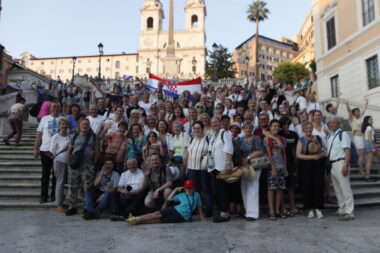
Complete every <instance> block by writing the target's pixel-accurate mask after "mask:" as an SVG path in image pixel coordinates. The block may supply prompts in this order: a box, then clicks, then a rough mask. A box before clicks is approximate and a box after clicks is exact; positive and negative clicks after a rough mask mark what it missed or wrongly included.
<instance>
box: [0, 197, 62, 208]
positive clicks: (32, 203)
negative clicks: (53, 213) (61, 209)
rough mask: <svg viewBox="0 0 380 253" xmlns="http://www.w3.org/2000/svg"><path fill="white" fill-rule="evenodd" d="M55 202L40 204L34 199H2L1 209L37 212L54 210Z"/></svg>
mask: <svg viewBox="0 0 380 253" xmlns="http://www.w3.org/2000/svg"><path fill="white" fill-rule="evenodd" d="M55 207H56V206H55V204H54V203H53V202H48V203H43V204H40V203H39V202H38V200H35V199H32V200H28V199H2V200H0V209H5V208H7V209H27V210H36V209H52V208H55Z"/></svg>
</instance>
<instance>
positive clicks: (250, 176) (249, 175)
mask: <svg viewBox="0 0 380 253" xmlns="http://www.w3.org/2000/svg"><path fill="white" fill-rule="evenodd" d="M242 170H243V175H242V177H243V178H244V179H245V180H247V181H248V182H252V181H253V180H255V177H256V172H255V170H254V169H253V167H252V166H251V165H246V166H243V167H242Z"/></svg>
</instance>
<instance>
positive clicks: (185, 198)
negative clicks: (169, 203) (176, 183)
mask: <svg viewBox="0 0 380 253" xmlns="http://www.w3.org/2000/svg"><path fill="white" fill-rule="evenodd" d="M173 201H175V202H179V204H178V205H176V206H175V207H174V208H175V210H176V211H177V212H178V213H179V214H180V215H181V216H182V217H183V218H184V219H185V220H186V221H189V220H190V218H191V214H192V213H193V212H194V211H195V209H196V208H197V207H198V206H202V202H201V198H200V196H199V193H198V192H194V193H193V194H189V195H188V194H186V193H184V192H181V193H179V194H177V195H175V196H174V198H173Z"/></svg>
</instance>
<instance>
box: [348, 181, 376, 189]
mask: <svg viewBox="0 0 380 253" xmlns="http://www.w3.org/2000/svg"><path fill="white" fill-rule="evenodd" d="M351 188H352V189H359V188H360V189H363V188H365V189H368V188H379V189H380V181H376V182H364V181H351Z"/></svg>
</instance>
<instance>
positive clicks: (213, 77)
mask: <svg viewBox="0 0 380 253" xmlns="http://www.w3.org/2000/svg"><path fill="white" fill-rule="evenodd" d="M212 49H213V50H214V56H215V59H214V64H213V65H214V66H213V68H214V71H213V75H212V81H213V82H217V81H218V78H217V74H216V67H217V66H216V50H217V49H218V45H217V44H216V43H214V44H212Z"/></svg>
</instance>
